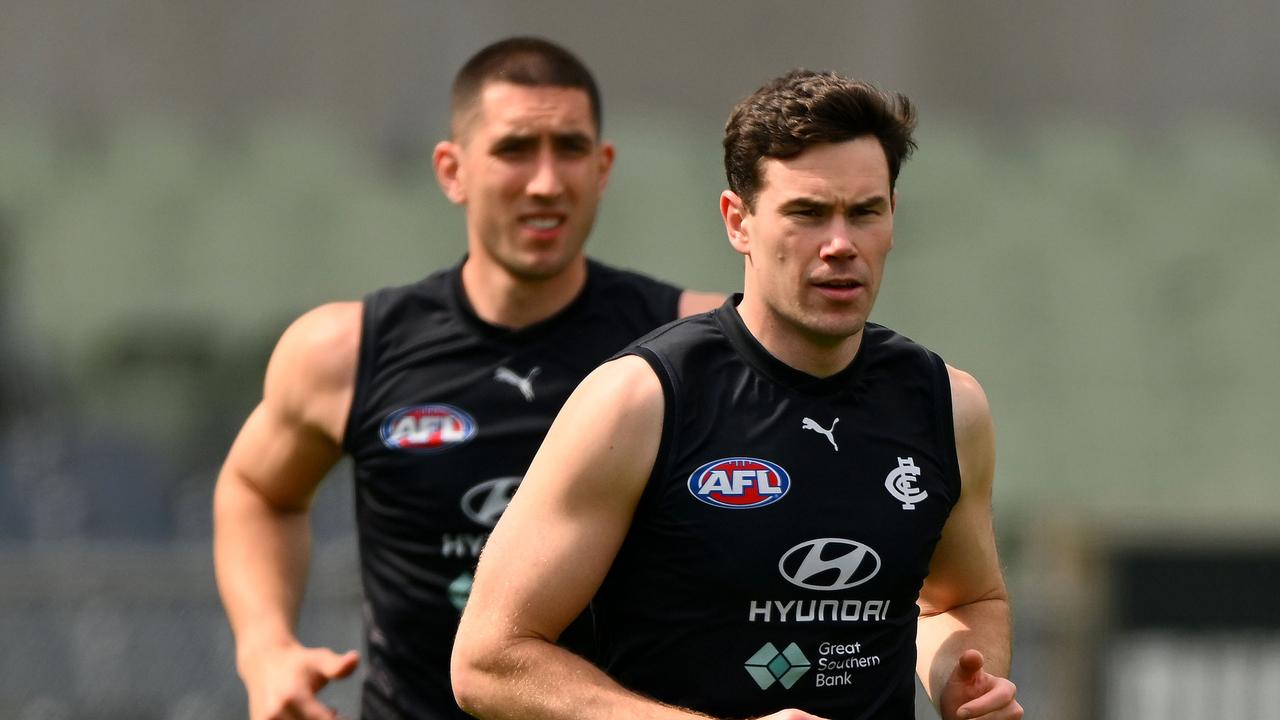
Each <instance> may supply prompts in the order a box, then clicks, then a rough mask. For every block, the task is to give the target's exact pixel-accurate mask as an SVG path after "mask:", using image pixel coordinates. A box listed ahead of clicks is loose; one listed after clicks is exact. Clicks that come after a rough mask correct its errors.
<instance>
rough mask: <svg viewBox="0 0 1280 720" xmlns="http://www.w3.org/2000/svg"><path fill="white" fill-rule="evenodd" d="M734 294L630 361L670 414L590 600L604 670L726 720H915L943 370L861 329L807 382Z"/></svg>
mask: <svg viewBox="0 0 1280 720" xmlns="http://www.w3.org/2000/svg"><path fill="white" fill-rule="evenodd" d="M737 299H738V298H734V299H731V300H730V301H728V302H726V304H725V305H724V306H722V307H721V308H720V309H718V310H716V311H715V312H714V313H709V314H706V315H699V316H695V317H693V318H688V319H685V320H681V321H677V322H675V323H673V324H671V325H669V326H667V327H665V328H661V329H659V330H657V331H655V332H654V333H652V334H650V335H649V336H647V337H646V338H643V339H641V340H640V341H637V343H636V344H635V345H634V346H632V347H631V348H630V349H628V350H627V351H625V353H630V354H635V355H638V356H639V357H641V358H643V359H645V360H646V361H647V362H648V363H649V365H650V366H651V367H652V368H653V370H654V372H655V373H656V374H657V375H658V377H659V379H660V380H661V383H662V386H663V391H664V398H665V415H664V419H663V431H662V441H661V445H660V448H659V451H658V457H657V461H656V464H655V467H654V470H653V473H652V475H651V477H650V479H649V482H648V485H647V486H646V488H645V491H644V493H643V495H642V496H641V499H640V502H639V505H638V507H637V510H636V513H635V517H634V520H633V523H632V526H631V529H630V531H629V534H628V535H627V537H626V539H625V541H624V542H623V545H622V547H621V549H620V551H619V554H618V556H617V558H616V560H615V562H614V564H613V566H612V568H611V569H610V571H609V574H608V575H607V576H606V579H605V581H604V583H603V585H602V587H601V590H600V592H599V593H598V594H597V596H596V599H595V602H594V603H593V605H592V607H593V610H594V612H595V616H596V630H597V635H598V638H599V642H600V653H601V661H602V666H603V667H604V668H605V669H606V670H607V672H608V673H609V674H610V675H612V676H613V677H615V678H616V679H617V680H618V681H619V682H620V683H621V684H622V685H623V686H624V687H627V688H630V689H632V690H635V691H638V692H640V693H643V694H645V695H647V696H650V697H653V698H655V699H657V700H660V701H662V702H665V703H670V704H673V705H678V706H682V707H687V708H691V709H694V710H698V711H700V712H704V713H709V714H711V715H712V716H714V717H719V718H739V717H756V716H760V715H764V714H767V713H771V712H774V711H776V710H780V709H782V708H787V707H797V708H800V709H802V710H806V711H808V712H812V713H815V714H817V715H821V716H823V717H829V718H836V719H839V720H846V719H849V718H876V719H877V720H886V719H888V720H898V719H901V720H911V719H912V718H913V717H914V714H913V713H914V694H915V685H914V683H915V681H914V674H915V657H916V653H915V633H916V622H917V619H918V616H919V608H918V607H917V605H916V600H917V597H918V594H919V590H920V587H921V583H922V581H923V579H924V577H925V575H926V573H927V572H928V567H929V559H930V557H931V556H932V554H933V550H934V547H935V545H936V544H937V542H938V538H939V537H940V535H941V532H942V526H943V524H944V523H945V522H946V519H947V516H948V514H949V513H950V511H951V508H952V506H953V505H954V503H955V501H956V499H957V498H958V495H959V491H960V477H959V468H958V464H957V459H956V448H955V433H954V429H953V425H952V416H951V393H950V383H949V380H948V377H947V370H946V366H945V365H944V364H943V362H942V360H941V359H940V358H938V356H936V355H934V354H933V353H931V352H930V351H928V350H926V349H925V348H923V347H921V346H920V345H917V344H915V343H914V342H912V341H910V340H908V339H906V338H904V337H903V336H901V335H898V334H896V333H894V332H893V331H891V330H888V329H886V328H884V327H881V326H878V325H875V324H871V323H868V324H867V326H866V329H865V331H864V332H863V336H862V342H861V346H860V347H859V349H858V352H857V355H856V356H855V358H854V360H853V362H852V363H850V365H849V366H848V367H847V368H845V369H844V370H841V371H840V372H838V373H837V374H835V375H832V376H830V377H826V378H821V379H819V378H815V377H813V376H810V375H808V374H806V373H803V372H800V371H798V370H796V369H794V368H792V367H790V366H788V365H786V364H784V363H782V362H781V361H779V360H778V359H777V358H775V357H773V356H772V355H770V354H769V353H768V352H767V351H766V350H765V349H764V348H763V347H762V346H761V345H760V344H759V343H758V342H757V341H756V339H755V338H754V337H753V336H752V335H751V333H750V332H749V331H748V330H747V328H746V326H745V325H744V324H743V323H742V320H741V318H740V316H739V315H738V312H737V309H736V307H735V305H734V303H735V302H736V300H737Z"/></svg>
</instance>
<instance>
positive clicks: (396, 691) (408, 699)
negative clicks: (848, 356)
mask: <svg viewBox="0 0 1280 720" xmlns="http://www.w3.org/2000/svg"><path fill="white" fill-rule="evenodd" d="M460 269H461V265H458V266H455V267H453V268H452V269H449V270H443V271H440V272H437V273H435V274H433V275H431V276H430V277H428V278H426V279H425V280H422V281H420V282H418V283H414V284H412V285H407V286H404V287H397V288H388V289H383V290H380V291H377V292H375V293H372V294H370V295H369V296H368V297H366V298H365V301H364V327H363V330H362V337H361V342H360V357H359V366H358V370H357V376H356V386H355V395H354V397H353V399H352V407H351V415H350V417H349V419H348V423H347V430H346V437H345V441H344V446H345V449H346V451H347V452H348V453H349V454H350V455H351V456H352V458H353V460H354V466H355V467H354V472H355V491H356V525H357V529H358V533H359V543H360V564H361V579H362V583H363V586H364V597H365V604H364V616H365V617H364V622H365V629H366V644H367V659H366V664H365V669H366V671H367V675H366V679H365V683H364V687H363V696H362V705H361V714H362V717H364V718H366V720H375V719H376V720H381V719H383V718H415V719H419V718H428V719H430V718H463V717H467V716H466V715H465V714H463V713H462V711H460V710H458V709H457V705H456V703H455V701H454V698H453V692H452V690H451V689H450V683H449V655H450V653H451V651H452V648H453V638H454V634H455V633H456V632H457V627H458V619H459V617H461V609H462V607H463V605H464V604H465V602H466V598H467V597H468V595H469V593H470V589H471V578H472V573H473V571H474V569H475V564H476V560H477V558H478V556H479V553H480V548H481V546H482V545H483V543H484V541H485V540H486V539H487V538H488V534H489V531H490V530H491V529H492V527H493V525H494V523H496V522H497V520H498V516H499V515H500V514H501V513H502V511H503V510H504V509H505V508H506V505H507V502H508V501H509V500H510V499H511V495H512V494H513V493H514V492H515V489H516V486H517V485H518V483H519V482H520V479H521V476H523V474H524V472H525V470H526V469H527V468H528V465H529V462H530V461H531V460H532V459H533V455H534V453H535V452H536V451H537V449H538V446H539V445H540V444H541V443H542V439H543V437H544V436H545V435H546V432H547V429H548V428H549V427H550V426H551V421H552V420H553V419H554V418H555V416H556V413H557V412H558V411H559V410H560V406H561V405H563V404H564V402H565V400H566V399H567V398H568V397H569V393H570V392H572V391H573V389H574V388H575V387H576V386H577V385H578V383H579V382H580V381H581V380H582V378H583V377H585V376H586V375H587V373H589V372H590V371H591V370H592V369H594V368H595V367H596V366H597V365H599V364H600V363H601V362H603V361H604V360H606V359H607V358H609V356H611V355H612V354H614V353H616V352H617V351H618V350H620V349H622V348H624V347H626V346H627V344H628V343H631V342H633V341H635V339H636V338H638V337H640V336H642V335H644V334H645V333H647V332H650V331H651V330H653V329H654V328H655V327H658V326H659V325H661V324H663V323H666V322H670V321H671V320H674V319H675V317H676V314H677V306H678V303H679V296H680V290H679V289H678V288H675V287H673V286H670V285H667V284H664V283H660V282H658V281H656V280H652V279H650V278H647V277H644V276H642V275H638V274H635V273H630V272H626V271H622V270H617V269H614V268H611V267H608V266H606V265H603V264H600V263H596V262H594V261H592V262H590V263H589V265H588V271H587V282H586V285H585V287H584V289H583V291H582V292H581V293H580V294H579V296H578V297H577V298H576V299H575V300H574V301H573V302H572V303H571V304H570V305H569V306H567V307H566V308H565V309H564V310H562V311H561V312H560V313H558V314H557V315H555V316H553V317H551V318H549V319H547V320H546V321H543V322H540V323H538V324H536V325H533V326H530V327H526V328H522V329H519V330H511V329H507V328H500V327H495V326H492V325H489V324H487V323H485V322H483V321H482V320H480V318H479V317H477V316H476V314H475V312H474V310H472V308H471V306H470V305H469V303H468V302H467V300H466V296H465V294H464V292H463V289H462V281H461V274H460V272H461V270H460ZM583 625H584V623H579V627H576V628H574V629H572V630H571V631H567V632H566V635H565V636H564V637H562V642H563V643H564V644H565V645H566V646H569V647H573V648H574V649H577V650H579V651H581V652H584V653H586V652H587V648H588V647H590V646H591V645H593V643H594V640H593V639H592V638H591V637H590V625H589V622H587V623H585V628H584V627H582V626H583Z"/></svg>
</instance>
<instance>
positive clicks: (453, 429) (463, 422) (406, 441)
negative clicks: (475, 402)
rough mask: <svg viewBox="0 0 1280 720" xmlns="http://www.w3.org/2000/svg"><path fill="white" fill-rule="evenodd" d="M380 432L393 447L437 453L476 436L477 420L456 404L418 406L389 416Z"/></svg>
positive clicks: (395, 448)
mask: <svg viewBox="0 0 1280 720" xmlns="http://www.w3.org/2000/svg"><path fill="white" fill-rule="evenodd" d="M378 434H379V435H381V436H382V444H383V445H386V446H387V447H389V448H391V449H392V450H403V451H405V452H412V453H435V452H441V451H443V450H449V449H451V448H455V447H458V446H459V445H463V444H465V443H466V442H467V441H469V440H471V438H473V437H475V435H476V421H475V420H473V419H471V416H470V415H468V414H467V413H466V412H464V411H462V410H459V409H458V408H456V407H453V406H452V405H414V406H413V407H407V408H401V409H399V410H396V411H395V412H393V413H391V414H390V415H388V416H387V419H386V420H383V421H382V428H381V429H380V430H379V432H378Z"/></svg>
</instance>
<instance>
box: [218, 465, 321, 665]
mask: <svg viewBox="0 0 1280 720" xmlns="http://www.w3.org/2000/svg"><path fill="white" fill-rule="evenodd" d="M213 541H214V542H213V548H214V572H215V576H216V578H217V583H218V592H219V594H220V595H221V597H222V603H223V606H224V607H225V608H226V611H227V618H228V620H229V621H230V624H231V631H232V633H233V634H234V636H235V640H236V658H237V665H238V666H243V664H244V662H245V660H246V655H250V654H253V653H254V652H255V651H256V650H257V649H260V648H263V647H266V646H271V645H277V646H278V645H283V644H288V643H290V642H293V640H294V631H293V626H294V623H295V621H296V618H297V614H298V609H299V607H300V605H301V602H302V594H303V590H304V588H305V585H306V576H307V565H308V563H309V561H310V529H309V522H308V516H307V513H306V511H305V510H303V511H288V510H280V509H278V508H274V507H272V505H271V504H270V503H269V502H267V500H266V499H265V498H264V497H262V496H261V495H260V494H259V493H257V492H256V491H254V490H253V489H252V487H251V486H250V485H249V484H248V483H246V482H244V481H243V480H242V479H241V478H238V477H236V476H235V475H234V474H232V473H231V472H230V471H227V470H224V471H223V473H222V475H220V476H219V478H218V484H217V488H216V489H215V491H214V538H213Z"/></svg>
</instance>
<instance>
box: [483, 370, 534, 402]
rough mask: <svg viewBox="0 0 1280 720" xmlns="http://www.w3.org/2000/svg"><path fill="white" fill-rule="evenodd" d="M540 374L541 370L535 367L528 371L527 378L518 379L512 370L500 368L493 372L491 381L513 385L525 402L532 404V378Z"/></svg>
mask: <svg viewBox="0 0 1280 720" xmlns="http://www.w3.org/2000/svg"><path fill="white" fill-rule="evenodd" d="M540 372H542V368H540V367H536V368H534V369H532V370H530V371H529V374H528V376H526V377H520V376H519V375H517V374H516V373H515V371H514V370H510V369H508V368H505V367H500V368H498V369H497V370H495V371H494V372H493V379H494V380H497V381H498V382H504V383H506V384H508V385H514V386H515V388H516V389H517V390H519V391H520V394H521V395H523V396H524V399H525V400H528V401H529V402H533V378H534V377H535V376H536V375H537V374H538V373H540Z"/></svg>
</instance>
